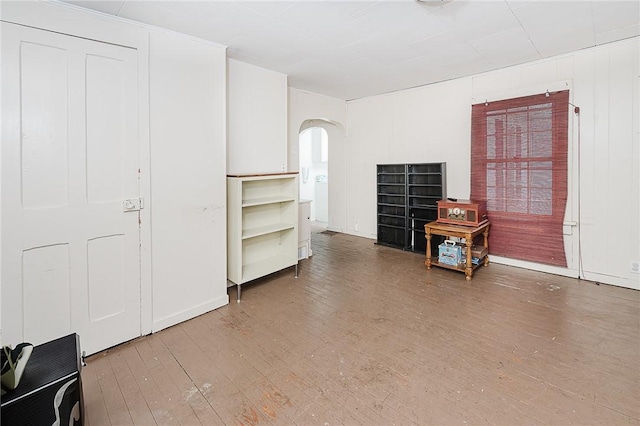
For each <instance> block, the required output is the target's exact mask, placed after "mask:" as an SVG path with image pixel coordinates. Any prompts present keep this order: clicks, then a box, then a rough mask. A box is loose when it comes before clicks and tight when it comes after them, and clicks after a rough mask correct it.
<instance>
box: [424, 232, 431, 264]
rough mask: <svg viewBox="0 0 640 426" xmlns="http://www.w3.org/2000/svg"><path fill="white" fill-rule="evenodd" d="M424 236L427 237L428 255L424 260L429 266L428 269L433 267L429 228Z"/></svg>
mask: <svg viewBox="0 0 640 426" xmlns="http://www.w3.org/2000/svg"><path fill="white" fill-rule="evenodd" d="M424 237H425V238H426V239H427V257H426V259H425V260H424V264H425V265H426V266H427V270H430V269H431V232H430V231H429V230H427V231H426V232H425V235H424Z"/></svg>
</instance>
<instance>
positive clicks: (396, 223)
mask: <svg viewBox="0 0 640 426" xmlns="http://www.w3.org/2000/svg"><path fill="white" fill-rule="evenodd" d="M445 185H446V175H445V163H427V164H378V165H377V200H378V212H377V215H378V241H377V244H382V245H386V246H390V247H396V248H399V249H402V250H411V251H415V252H419V253H424V252H425V251H426V240H425V237H424V224H425V223H427V222H431V221H433V220H436V218H437V210H436V209H437V201H438V200H442V199H444V198H446V196H447V195H446V194H447V192H446V186H445ZM440 243H441V241H440V237H436V238H434V239H433V240H432V248H435V250H436V252H437V245H438V244H440Z"/></svg>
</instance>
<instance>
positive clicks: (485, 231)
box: [482, 226, 489, 266]
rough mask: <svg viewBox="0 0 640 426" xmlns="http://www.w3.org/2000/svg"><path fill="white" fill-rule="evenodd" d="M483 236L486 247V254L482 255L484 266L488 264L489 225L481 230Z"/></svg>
mask: <svg viewBox="0 0 640 426" xmlns="http://www.w3.org/2000/svg"><path fill="white" fill-rule="evenodd" d="M482 235H483V236H484V246H485V247H486V248H487V255H486V256H485V257H484V266H489V226H487V227H486V228H485V230H484V232H482Z"/></svg>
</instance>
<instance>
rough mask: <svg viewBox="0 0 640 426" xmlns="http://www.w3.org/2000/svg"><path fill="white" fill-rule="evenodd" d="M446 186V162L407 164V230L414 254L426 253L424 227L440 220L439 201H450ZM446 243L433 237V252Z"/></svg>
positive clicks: (440, 238) (437, 237)
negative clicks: (446, 199)
mask: <svg viewBox="0 0 640 426" xmlns="http://www.w3.org/2000/svg"><path fill="white" fill-rule="evenodd" d="M446 184H447V179H446V163H429V164H408V165H407V193H408V204H409V208H408V211H409V218H408V219H409V220H408V227H409V230H410V233H411V241H412V244H411V250H413V251H415V252H419V253H425V252H426V248H427V240H426V239H425V235H424V225H425V224H426V223H429V222H433V221H434V220H436V219H437V218H438V200H443V199H445V198H447V187H446ZM443 240H444V238H443V237H439V236H437V235H434V236H432V237H431V249H432V253H437V252H438V245H439V244H441V243H442V241H443ZM433 250H435V251H433Z"/></svg>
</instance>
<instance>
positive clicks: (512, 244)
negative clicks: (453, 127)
mask: <svg viewBox="0 0 640 426" xmlns="http://www.w3.org/2000/svg"><path fill="white" fill-rule="evenodd" d="M568 102H569V92H568V91H562V92H556V93H550V94H549V96H547V95H546V94H541V95H534V96H527V97H523V98H516V99H508V100H504V101H498V102H492V103H490V104H477V105H473V107H472V117H471V126H472V131H471V198H472V199H473V200H478V201H486V202H487V210H488V214H489V219H490V220H491V232H490V236H491V237H490V238H491V244H490V249H491V253H492V254H496V255H499V256H505V257H510V258H515V259H521V260H528V261H533V262H540V263H546V264H551V265H558V266H566V258H565V254H564V241H563V235H562V222H563V220H564V212H565V207H566V201H567V137H568V135H567V132H568V124H567V120H568V108H569V105H568Z"/></svg>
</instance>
